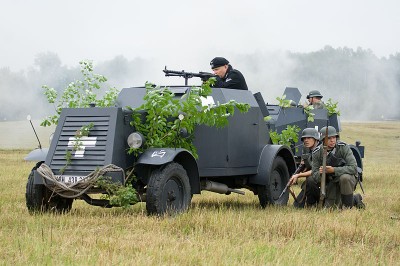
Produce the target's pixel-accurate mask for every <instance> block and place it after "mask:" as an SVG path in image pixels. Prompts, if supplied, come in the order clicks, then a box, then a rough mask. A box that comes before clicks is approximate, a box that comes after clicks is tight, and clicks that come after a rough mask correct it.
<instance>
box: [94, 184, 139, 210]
mask: <svg viewBox="0 0 400 266" xmlns="http://www.w3.org/2000/svg"><path fill="white" fill-rule="evenodd" d="M96 185H97V186H99V187H100V188H102V189H104V190H105V191H106V194H105V195H103V196H102V199H106V200H109V202H110V204H111V205H113V206H117V207H122V208H124V209H126V208H129V207H130V206H131V205H133V204H136V203H137V202H138V201H139V200H138V197H137V194H136V190H135V189H134V188H133V187H132V183H131V182H129V180H127V182H126V185H125V186H123V185H122V184H121V183H114V182H112V180H111V178H110V177H104V176H102V177H99V178H98V179H97V181H96Z"/></svg>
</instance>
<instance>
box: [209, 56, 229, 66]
mask: <svg viewBox="0 0 400 266" xmlns="http://www.w3.org/2000/svg"><path fill="white" fill-rule="evenodd" d="M227 64H229V61H228V60H226V59H225V58H223V57H215V58H214V59H213V60H211V62H210V66H211V69H214V68H217V67H220V66H225V65H227Z"/></svg>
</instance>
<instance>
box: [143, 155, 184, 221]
mask: <svg viewBox="0 0 400 266" xmlns="http://www.w3.org/2000/svg"><path fill="white" fill-rule="evenodd" d="M191 199H192V193H191V188H190V183H189V177H188V176H187V173H186V171H185V169H184V168H183V167H182V165H180V164H178V163H175V162H172V163H169V164H167V165H166V166H165V167H162V168H159V169H156V170H154V171H153V172H152V173H151V175H150V178H149V182H148V184H147V191H146V209H147V213H148V214H156V215H163V214H174V213H180V212H184V211H186V210H187V208H188V207H189V204H190V201H191Z"/></svg>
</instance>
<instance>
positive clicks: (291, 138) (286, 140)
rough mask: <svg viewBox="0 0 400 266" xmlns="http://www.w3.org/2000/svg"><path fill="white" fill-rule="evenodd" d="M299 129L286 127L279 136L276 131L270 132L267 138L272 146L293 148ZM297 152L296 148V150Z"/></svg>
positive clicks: (297, 138) (294, 126)
mask: <svg viewBox="0 0 400 266" xmlns="http://www.w3.org/2000/svg"><path fill="white" fill-rule="evenodd" d="M299 131H300V127H298V126H296V125H293V126H291V125H288V126H287V127H286V129H284V130H282V132H281V134H279V133H278V132H277V131H276V130H275V131H272V130H271V131H270V132H269V136H270V137H271V141H272V143H273V144H279V145H286V146H288V147H291V148H294V144H296V143H297V141H298V140H299ZM296 151H297V148H296Z"/></svg>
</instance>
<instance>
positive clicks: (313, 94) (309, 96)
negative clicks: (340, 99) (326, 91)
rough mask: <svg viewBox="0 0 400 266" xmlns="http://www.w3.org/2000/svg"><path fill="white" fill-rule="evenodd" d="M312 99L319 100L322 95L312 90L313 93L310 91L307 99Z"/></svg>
mask: <svg viewBox="0 0 400 266" xmlns="http://www.w3.org/2000/svg"><path fill="white" fill-rule="evenodd" d="M312 97H320V98H322V97H323V96H322V94H321V93H320V92H319V91H317V90H313V91H310V92H309V93H308V95H307V99H310V98H312Z"/></svg>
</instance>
